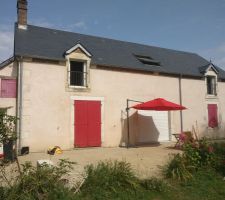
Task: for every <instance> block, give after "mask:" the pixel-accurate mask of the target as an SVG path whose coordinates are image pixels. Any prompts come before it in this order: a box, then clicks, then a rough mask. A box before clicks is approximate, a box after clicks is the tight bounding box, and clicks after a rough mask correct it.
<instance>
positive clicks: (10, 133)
mask: <svg viewBox="0 0 225 200" xmlns="http://www.w3.org/2000/svg"><path fill="white" fill-rule="evenodd" d="M7 109H8V108H0V143H1V144H3V152H4V159H5V160H10V161H14V160H15V148H14V144H15V141H16V139H17V138H16V119H17V118H16V117H14V116H11V115H8V114H7Z"/></svg>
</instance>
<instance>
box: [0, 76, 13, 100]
mask: <svg viewBox="0 0 225 200" xmlns="http://www.w3.org/2000/svg"><path fill="white" fill-rule="evenodd" d="M1 97H2V98H16V79H1Z"/></svg>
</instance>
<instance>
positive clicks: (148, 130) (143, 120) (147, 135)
mask: <svg viewBox="0 0 225 200" xmlns="http://www.w3.org/2000/svg"><path fill="white" fill-rule="evenodd" d="M136 139H137V141H136V143H137V144H145V143H156V142H158V140H159V130H158V129H157V127H156V125H155V123H154V120H153V117H152V116H144V115H141V114H138V133H137V136H136Z"/></svg>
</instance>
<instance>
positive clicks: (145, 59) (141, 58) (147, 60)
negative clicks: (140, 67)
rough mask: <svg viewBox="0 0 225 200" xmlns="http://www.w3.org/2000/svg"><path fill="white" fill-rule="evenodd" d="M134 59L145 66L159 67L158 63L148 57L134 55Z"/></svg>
mask: <svg viewBox="0 0 225 200" xmlns="http://www.w3.org/2000/svg"><path fill="white" fill-rule="evenodd" d="M135 56H136V58H137V59H138V60H139V61H140V62H142V63H143V64H145V65H151V66H160V62H158V61H156V60H154V59H153V58H151V57H150V56H141V55H135Z"/></svg>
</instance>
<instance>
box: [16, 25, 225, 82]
mask: <svg viewBox="0 0 225 200" xmlns="http://www.w3.org/2000/svg"><path fill="white" fill-rule="evenodd" d="M16 27H17V26H16ZM77 43H81V44H82V45H84V47H85V48H86V49H87V50H88V51H89V52H90V53H91V54H92V63H93V64H97V65H104V66H112V67H118V68H128V69H134V70H144V71H153V72H162V73H167V74H182V75H189V76H196V77H202V76H203V74H202V73H201V71H200V70H199V68H200V67H202V66H206V65H207V64H209V62H208V61H207V60H206V59H204V58H202V57H200V56H199V55H197V54H194V53H188V52H183V51H176V50H171V49H165V48H160V47H153V46H147V45H143V44H136V43H131V42H124V41H119V40H113V39H106V38H102V37H95V36H89V35H83V34H78V33H72V32H66V31H60V30H55V29H49V28H42V27H37V26H32V25H28V28H27V30H22V29H18V28H16V30H15V49H14V51H15V55H16V56H29V57H36V58H45V59H53V60H64V59H65V57H64V54H65V52H66V51H67V50H68V49H70V48H71V47H73V46H74V45H76V44H77ZM135 55H143V56H149V57H151V58H153V59H154V60H156V61H159V62H160V65H161V66H158V67H157V66H150V65H145V64H143V63H142V62H140V61H139V60H138V59H137V58H136V57H135ZM217 69H218V72H219V73H218V74H219V77H220V78H222V79H225V71H223V70H222V69H220V68H218V67H217Z"/></svg>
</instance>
